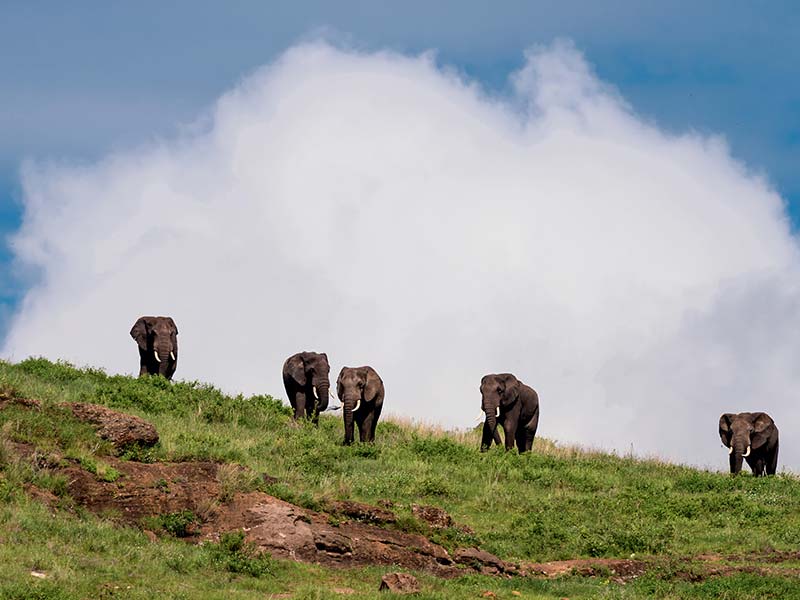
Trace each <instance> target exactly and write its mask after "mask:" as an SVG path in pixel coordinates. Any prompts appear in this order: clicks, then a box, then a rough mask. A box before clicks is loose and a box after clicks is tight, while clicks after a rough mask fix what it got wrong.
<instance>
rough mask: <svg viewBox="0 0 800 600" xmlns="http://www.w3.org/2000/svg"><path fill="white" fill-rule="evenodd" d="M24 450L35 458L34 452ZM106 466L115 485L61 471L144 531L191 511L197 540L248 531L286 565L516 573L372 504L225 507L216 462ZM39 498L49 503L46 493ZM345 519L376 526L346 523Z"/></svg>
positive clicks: (261, 496) (235, 503) (97, 505)
mask: <svg viewBox="0 0 800 600" xmlns="http://www.w3.org/2000/svg"><path fill="white" fill-rule="evenodd" d="M18 449H19V450H20V451H21V452H23V453H28V454H30V455H33V449H32V448H31V447H27V446H22V445H20V446H18ZM103 460H104V462H107V463H108V464H109V465H110V466H112V467H113V468H114V469H116V470H117V471H118V472H119V473H120V477H119V478H118V479H117V480H116V481H113V482H108V481H100V480H98V478H97V477H96V476H95V475H93V474H92V473H89V472H88V471H86V470H84V469H83V468H81V467H80V466H78V465H77V464H70V465H69V466H60V467H56V468H54V470H56V471H57V472H59V473H60V474H62V475H65V476H66V477H67V491H68V493H69V495H70V497H71V498H72V499H73V500H74V501H75V502H76V503H77V504H79V505H81V506H83V507H85V508H86V509H88V510H89V511H91V512H94V513H96V514H100V515H103V516H105V517H109V518H112V519H115V520H117V521H119V522H121V523H125V524H128V525H133V526H142V524H143V521H144V520H145V519H146V518H147V517H156V516H159V515H164V514H169V513H178V512H181V511H187V510H188V511H191V512H192V513H194V514H195V515H197V516H199V517H200V518H201V523H200V524H199V526H198V527H197V528H196V529H194V530H193V531H191V534H192V536H191V539H192V540H193V541H198V542H202V541H205V540H210V541H216V540H218V539H219V537H220V536H221V534H223V533H226V532H229V531H234V530H241V531H244V532H245V537H246V540H247V541H249V542H252V543H254V544H255V545H256V546H258V547H259V548H260V549H262V550H263V551H266V552H268V553H269V554H271V555H272V556H276V557H281V558H289V559H294V560H299V561H304V562H313V563H319V564H323V565H329V566H362V565H371V564H384V565H398V566H402V567H404V568H408V569H415V570H420V571H427V572H429V573H432V574H435V575H439V576H442V577H452V576H455V575H458V574H461V573H464V572H467V571H473V572H475V571H477V572H486V573H495V574H496V573H499V572H508V573H511V572H513V570H514V567H513V565H510V564H509V565H508V567H507V568H502V569H499V570H498V567H497V565H506V563H504V562H503V561H501V560H500V559H498V558H497V557H495V556H492V555H491V554H488V553H480V554H479V556H478V557H477V558H476V557H473V560H469V561H465V560H462V557H461V555H460V554H459V555H456V556H455V557H454V556H451V555H450V554H449V553H448V552H447V550H446V549H445V548H443V547H442V546H440V545H438V544H435V543H433V542H431V541H430V540H428V539H427V538H426V537H424V536H422V535H417V534H411V533H405V532H402V531H399V530H397V529H393V528H391V527H388V526H387V527H382V526H379V525H376V524H374V523H375V521H378V522H382V523H389V524H391V523H392V522H393V521H394V518H393V514H392V513H391V512H390V511H387V510H386V509H380V508H378V507H372V509H374V510H367V509H368V508H369V507H368V505H360V504H358V503H340V504H338V505H337V509H338V510H337V512H336V513H335V514H328V513H323V512H316V511H312V510H308V509H305V508H302V507H300V506H296V505H293V504H290V503H288V502H284V501H283V500H280V499H278V498H275V497H273V496H270V495H268V494H265V493H262V492H249V493H236V494H234V495H233V497H232V499H231V500H230V501H229V502H221V501H220V497H221V495H222V492H223V490H222V483H221V482H220V472H221V465H219V464H217V463H213V462H185V463H155V464H143V463H136V462H130V461H122V460H118V459H115V458H113V457H104V459H103ZM32 493H33V494H34V495H36V496H37V497H39V498H40V499H41V500H43V501H45V502H47V501H48V496H47V495H46V494H42V493H39V492H37V491H35V490H32ZM343 513H350V514H351V515H353V516H355V517H362V518H363V517H366V520H368V521H373V522H372V523H370V522H359V521H357V520H347V519H345V520H343V519H342V516H343ZM476 552H477V551H476ZM483 560H485V561H486V564H485V563H484V562H482V561H483Z"/></svg>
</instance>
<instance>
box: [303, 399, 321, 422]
mask: <svg viewBox="0 0 800 600" xmlns="http://www.w3.org/2000/svg"><path fill="white" fill-rule="evenodd" d="M312 397H313V394H312ZM306 412H308V416H309V417H311V422H312V423H313V424H314V425H319V404H317V403H316V402H314V405H313V406H309V407H307V408H306Z"/></svg>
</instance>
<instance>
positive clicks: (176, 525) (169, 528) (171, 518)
mask: <svg viewBox="0 0 800 600" xmlns="http://www.w3.org/2000/svg"><path fill="white" fill-rule="evenodd" d="M197 522H198V518H197V516H196V515H195V514H194V513H193V512H192V511H190V510H183V511H181V512H176V513H168V514H165V515H158V516H157V517H149V518H147V519H144V525H145V527H147V528H148V529H153V530H156V531H164V532H166V533H168V534H170V535H173V536H175V537H188V536H190V535H192V533H193V531H192V526H193V525H194V524H195V523H197Z"/></svg>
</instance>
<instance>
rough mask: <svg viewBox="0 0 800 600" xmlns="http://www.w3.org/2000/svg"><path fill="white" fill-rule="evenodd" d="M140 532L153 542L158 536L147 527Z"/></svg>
mask: <svg viewBox="0 0 800 600" xmlns="http://www.w3.org/2000/svg"><path fill="white" fill-rule="evenodd" d="M142 533H143V534H144V535H145V537H146V538H147V539H148V540H150V542H151V543H153V544H155V543H156V542H157V541H158V536H157V535H156V534H155V533H153V532H152V531H150V530H149V529H145V530H143V531H142Z"/></svg>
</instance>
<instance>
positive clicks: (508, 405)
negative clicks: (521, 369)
mask: <svg viewBox="0 0 800 600" xmlns="http://www.w3.org/2000/svg"><path fill="white" fill-rule="evenodd" d="M481 410H483V412H484V413H485V414H486V420H485V421H484V423H483V436H482V439H481V452H485V451H486V450H488V449H489V447H490V446H491V445H492V441H494V442H495V443H496V444H497V445H498V446H499V445H500V436H499V435H498V433H497V425H498V423H499V424H500V425H502V426H503V431H504V432H505V438H506V440H505V445H506V450H511V449H512V448H513V447H514V441H516V443H517V449H518V450H519V452H520V453H523V452H528V451H530V450H531V448H532V447H533V438H534V436H535V435H536V429H537V428H538V427H539V395H538V394H537V393H536V391H535V390H534V389H533V388H532V387H530V386H527V385H525V384H524V383H522V382H521V381H520V380H519V379H517V378H516V377H514V376H513V375H512V374H511V373H500V374H491V375H485V376H484V377H483V379H481Z"/></svg>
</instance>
